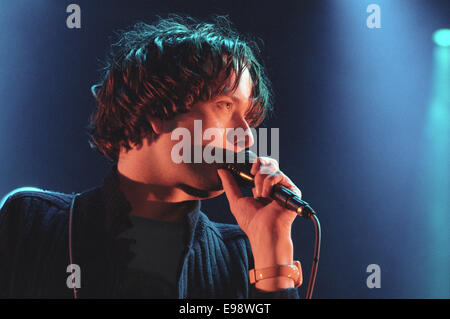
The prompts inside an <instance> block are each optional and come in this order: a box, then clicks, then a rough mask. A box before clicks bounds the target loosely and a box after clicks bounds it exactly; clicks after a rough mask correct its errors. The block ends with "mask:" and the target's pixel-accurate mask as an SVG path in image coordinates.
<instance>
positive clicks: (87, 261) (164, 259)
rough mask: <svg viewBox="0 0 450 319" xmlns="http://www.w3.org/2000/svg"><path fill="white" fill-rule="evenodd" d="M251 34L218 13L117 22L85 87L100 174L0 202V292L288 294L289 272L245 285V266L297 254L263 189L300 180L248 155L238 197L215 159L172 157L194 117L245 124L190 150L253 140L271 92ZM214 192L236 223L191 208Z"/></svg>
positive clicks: (292, 291) (287, 221) (282, 261)
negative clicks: (249, 191)
mask: <svg viewBox="0 0 450 319" xmlns="http://www.w3.org/2000/svg"><path fill="white" fill-rule="evenodd" d="M252 45H253V44H252V42H249V41H244V40H242V37H241V36H240V35H239V34H237V33H236V32H235V31H233V30H232V28H231V27H230V24H229V22H228V20H227V19H226V18H224V17H217V18H216V20H215V23H213V24H206V23H200V22H198V21H195V20H194V19H192V18H181V17H179V16H175V15H173V16H171V17H169V18H168V19H160V20H159V21H158V22H157V23H155V24H153V25H148V24H145V23H138V24H136V25H135V26H134V29H132V30H130V31H127V32H122V34H121V35H120V38H119V40H118V41H117V43H115V44H114V45H113V46H112V51H111V54H110V56H109V58H108V60H107V65H106V67H105V73H104V76H103V77H102V80H101V81H100V83H99V84H97V85H94V86H93V88H92V91H93V93H94V96H95V97H96V100H97V104H98V107H97V110H96V112H95V113H94V114H93V116H92V117H91V123H90V134H91V138H92V141H91V145H92V146H93V147H94V148H96V149H97V150H98V151H99V152H100V153H102V154H104V155H106V156H107V157H108V158H109V159H111V160H112V161H113V163H114V165H113V167H112V169H111V171H110V173H109V174H108V176H107V177H106V178H105V181H104V183H103V185H101V186H100V187H96V188H93V189H91V190H88V191H85V192H83V193H81V194H77V195H74V194H71V195H70V194H62V193H56V192H49V191H42V190H39V189H19V190H16V191H14V192H13V193H12V194H10V195H9V196H7V197H6V198H5V199H4V204H3V206H2V211H1V214H0V296H4V297H63V298H64V297H67V298H70V297H77V298H90V297H105V298H132V297H136V298H141V297H143V298H298V292H297V288H295V287H294V286H295V284H296V282H295V280H294V279H293V278H290V277H288V276H283V275H275V276H269V277H268V278H256V283H255V284H251V283H250V282H249V280H250V278H249V270H250V269H253V268H254V269H256V270H261V269H266V268H273V269H278V267H279V266H280V265H291V264H293V244H292V240H291V234H290V231H291V225H292V222H293V221H294V219H295V217H296V213H294V212H291V211H287V210H285V209H283V208H282V207H281V206H280V205H278V204H277V203H276V202H275V201H271V200H269V194H270V191H271V188H272V187H273V185H275V184H278V183H281V184H283V185H285V186H287V187H289V188H290V189H291V190H293V191H295V192H296V193H297V194H299V195H300V191H299V190H298V188H297V187H296V186H295V185H294V184H293V183H292V182H291V181H290V180H289V178H287V177H286V176H285V175H284V174H283V173H282V172H281V171H280V170H279V168H278V164H277V162H276V161H275V160H273V159H269V158H258V159H257V160H256V161H255V162H254V163H253V165H252V170H251V173H252V174H253V175H255V187H254V189H253V197H244V196H243V195H242V193H241V192H240V190H239V187H238V185H237V183H236V181H235V180H234V179H233V176H232V175H231V174H230V173H229V172H228V171H227V170H224V169H223V166H222V165H221V164H220V163H213V164H208V163H205V162H204V161H203V162H201V163H196V162H194V163H193V162H189V161H184V162H181V163H180V162H179V161H175V160H174V152H173V150H174V148H175V146H176V145H177V143H179V140H177V139H174V136H173V134H172V133H173V132H174V130H176V129H183V130H185V131H187V132H190V133H191V135H194V127H195V123H196V122H194V121H201V124H202V128H203V130H205V131H206V130H207V129H213V130H216V131H217V132H223V130H224V129H227V128H241V129H242V130H243V131H245V133H246V134H245V135H244V136H241V137H240V138H238V139H237V140H236V139H233V140H230V139H229V136H228V135H227V134H221V135H220V134H219V135H215V138H214V139H213V141H210V140H209V141H204V140H203V139H202V140H200V141H198V139H197V140H196V141H193V142H192V144H191V147H192V150H193V152H195V150H196V149H198V148H200V149H201V150H204V149H205V146H206V145H207V144H208V145H213V146H215V147H216V148H217V149H225V150H228V151H232V152H239V151H241V150H242V149H245V148H248V147H250V146H251V145H252V144H253V136H252V134H251V131H250V127H255V126H257V125H258V124H259V123H260V122H261V121H262V120H263V118H264V116H265V114H266V113H267V111H268V110H269V109H270V106H271V105H270V103H271V94H270V87H269V81H268V79H267V78H266V76H265V74H264V70H263V67H262V66H261V64H260V63H258V61H257V59H256V58H255V56H254V53H253V52H254V50H255V48H253V50H252V49H251V46H252ZM197 123H198V122H197ZM217 136H220V138H218V137H217ZM187 151H188V150H183V152H187ZM184 155H186V154H184ZM224 191H225V194H226V196H227V199H228V201H229V204H230V210H231V212H232V213H233V215H234V217H235V218H236V221H237V223H238V225H228V224H220V223H213V222H211V221H210V220H209V219H208V218H207V217H206V215H205V214H203V213H202V212H201V211H200V202H199V201H200V200H203V199H208V198H213V197H216V196H219V195H220V194H222V193H223V192H224ZM69 265H76V266H73V267H74V268H72V266H69ZM72 270H74V273H73V276H69V273H71V272H72ZM68 272H69V273H68ZM71 285H72V286H71ZM70 288H73V289H70Z"/></svg>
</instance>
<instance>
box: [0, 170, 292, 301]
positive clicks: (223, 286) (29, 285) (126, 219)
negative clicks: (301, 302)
mask: <svg viewBox="0 0 450 319" xmlns="http://www.w3.org/2000/svg"><path fill="white" fill-rule="evenodd" d="M74 195H77V196H76V198H75V201H74V202H73V199H74ZM72 203H73V216H72V220H71V223H70V218H69V216H70V214H69V212H70V210H71V204H72ZM2 204H3V205H1V206H0V207H1V211H0V297H35V298H42V297H46V298H49V297H53V298H55V297H56V298H72V297H73V296H74V291H73V289H69V288H68V287H67V284H66V282H67V278H68V276H69V273H68V270H67V267H68V265H69V264H70V263H73V264H77V265H79V267H80V269H81V274H80V278H81V280H80V282H81V288H79V289H77V296H78V298H129V297H135V296H141V295H142V291H144V293H143V295H144V296H145V294H146V293H148V289H146V287H145V284H144V285H141V286H139V287H137V286H135V288H133V285H130V282H131V279H130V278H131V277H132V276H133V275H131V277H130V274H132V272H133V271H132V269H133V266H132V265H133V263H132V261H133V258H134V256H135V253H134V252H133V245H134V244H135V243H137V240H136V238H134V236H133V235H132V234H129V233H127V230H130V229H131V228H132V227H133V223H132V220H131V218H130V215H129V213H130V212H131V206H130V204H129V202H128V201H127V200H126V198H125V196H124V194H123V193H122V192H121V190H120V188H119V184H118V176H117V167H116V166H114V167H112V169H111V171H110V173H109V174H108V175H107V176H106V177H105V180H104V183H103V184H102V185H101V186H99V187H95V188H92V189H90V190H87V191H85V192H82V193H80V194H64V193H57V192H50V191H44V190H40V189H35V188H33V189H23V188H22V189H17V190H16V191H14V192H12V193H10V194H8V195H7V196H6V197H5V199H4V201H3V202H2ZM184 224H185V225H186V233H185V236H184V244H183V246H182V254H181V256H182V258H181V262H180V263H179V266H178V267H177V273H176V275H177V277H176V283H177V285H176V287H175V289H176V291H175V293H174V291H173V290H172V292H170V289H168V292H167V293H168V295H171V296H174V297H176V298H226V299H228V298H293V299H296V298H299V295H298V290H297V288H288V289H282V290H279V291H275V292H263V291H260V290H258V289H256V288H255V287H254V286H253V285H250V284H249V278H248V270H249V269H251V268H253V255H252V252H251V247H250V243H249V241H248V238H247V236H246V235H245V233H244V232H243V231H242V230H241V229H240V228H239V226H238V225H232V224H223V223H215V222H212V221H210V220H209V219H208V217H207V216H206V215H205V214H204V213H203V212H201V211H200V202H198V205H197V206H196V207H195V209H194V210H193V211H191V212H189V213H188V214H187V215H186V216H185V219H184ZM69 225H71V231H70V232H69ZM69 234H70V235H71V236H70V243H71V245H70V246H71V247H69ZM161 244H164V243H161ZM70 252H71V253H70ZM149 256H150V255H149ZM174 256H175V255H174ZM174 256H173V258H177V257H174ZM71 257H72V258H71ZM152 257H154V258H157V257H158V256H152ZM130 265H131V266H132V267H131V268H130ZM130 270H131V271H130ZM138 276H139V275H138ZM160 278H164V276H163V277H160ZM147 279H148V280H145V282H148V283H150V282H152V279H151V278H147ZM135 280H138V279H135ZM169 282H170V280H169ZM172 282H173V281H172ZM162 286H164V284H163V285H162ZM169 286H170V284H169ZM130 287H131V290H132V291H130ZM138 290H139V291H138ZM161 296H162V297H164V296H165V293H162V294H161V295H160V297H161ZM154 297H155V298H156V297H157V296H154Z"/></svg>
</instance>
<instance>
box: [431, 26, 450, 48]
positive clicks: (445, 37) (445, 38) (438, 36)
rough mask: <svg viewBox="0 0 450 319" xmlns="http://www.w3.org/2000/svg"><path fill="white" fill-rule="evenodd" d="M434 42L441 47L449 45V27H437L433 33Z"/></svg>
mask: <svg viewBox="0 0 450 319" xmlns="http://www.w3.org/2000/svg"><path fill="white" fill-rule="evenodd" d="M433 40H434V43H436V44H437V45H439V46H441V47H450V29H439V30H437V31H435V32H434V34H433Z"/></svg>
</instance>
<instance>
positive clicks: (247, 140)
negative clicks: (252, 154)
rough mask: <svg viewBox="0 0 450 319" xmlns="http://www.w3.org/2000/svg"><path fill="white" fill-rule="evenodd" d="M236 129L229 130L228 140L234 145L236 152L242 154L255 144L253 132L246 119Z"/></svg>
mask: <svg viewBox="0 0 450 319" xmlns="http://www.w3.org/2000/svg"><path fill="white" fill-rule="evenodd" d="M237 124H238V125H236V126H235V128H233V129H230V130H228V132H227V140H228V142H229V143H230V144H232V145H233V151H234V152H240V151H242V150H244V149H246V148H249V147H251V146H252V145H253V144H254V143H255V139H254V137H253V133H252V130H251V129H250V126H249V125H248V123H247V121H246V120H245V119H241V120H240V122H239V123H237Z"/></svg>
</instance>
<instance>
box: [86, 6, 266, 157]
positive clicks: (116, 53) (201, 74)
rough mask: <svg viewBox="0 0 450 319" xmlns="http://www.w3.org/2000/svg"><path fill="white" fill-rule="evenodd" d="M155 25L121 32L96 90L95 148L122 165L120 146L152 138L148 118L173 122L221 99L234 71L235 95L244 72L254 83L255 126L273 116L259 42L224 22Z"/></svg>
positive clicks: (171, 20)
mask: <svg viewBox="0 0 450 319" xmlns="http://www.w3.org/2000/svg"><path fill="white" fill-rule="evenodd" d="M158 19H159V20H158V21H157V22H156V23H154V24H151V25H149V24H146V23H144V22H138V23H136V24H135V25H134V26H133V28H132V29H131V30H129V31H123V30H122V31H119V32H118V33H117V34H118V36H119V39H118V41H117V42H116V43H113V44H112V45H111V50H110V52H109V53H108V56H107V58H106V63H105V67H104V68H103V74H102V77H101V80H100V81H99V83H98V84H95V85H93V86H92V88H91V91H92V94H93V95H94V97H95V99H96V102H97V107H96V110H95V111H94V112H93V113H92V115H91V117H90V121H89V125H88V127H87V128H88V133H89V135H90V141H89V142H90V145H91V147H92V148H94V149H96V150H97V151H99V152H100V153H101V154H103V155H105V156H107V157H108V158H109V159H111V160H112V161H117V160H118V157H119V151H120V147H121V146H123V147H125V148H126V149H127V150H129V149H131V146H130V142H132V143H134V144H136V145H142V144H141V143H142V139H143V138H144V137H146V136H152V135H153V134H154V132H153V129H152V126H151V124H150V121H149V118H155V117H157V118H160V119H162V120H168V119H171V118H173V117H174V116H176V115H177V114H180V113H185V112H188V111H189V110H190V108H191V107H192V105H193V104H195V103H196V102H197V101H207V100H209V99H211V98H214V97H215V96H217V95H219V94H220V93H221V92H222V91H223V90H224V89H225V86H226V84H227V81H228V79H229V78H230V75H231V74H232V72H233V71H234V72H235V74H236V77H235V81H234V83H233V85H232V87H231V90H234V89H236V87H237V86H238V84H239V79H240V77H241V74H242V72H243V70H244V69H245V68H248V70H249V73H250V76H251V79H252V82H253V87H252V93H251V99H252V100H251V101H252V103H251V105H250V108H249V110H248V111H247V114H246V119H247V121H248V123H249V125H250V126H253V127H255V126H258V125H259V124H260V123H261V122H262V120H263V119H264V118H265V116H266V114H267V113H268V112H269V111H270V110H271V109H272V96H273V94H272V89H271V86H270V81H269V79H268V78H267V76H266V74H265V70H264V67H263V65H262V64H261V63H260V62H258V60H257V56H256V55H257V54H260V51H259V47H258V45H257V43H256V41H255V40H251V39H250V37H248V36H247V37H246V38H244V36H242V35H240V34H238V33H237V32H236V31H235V30H234V29H233V28H232V26H231V22H230V20H229V18H228V17H227V16H215V17H213V20H214V21H213V23H204V22H200V21H198V20H196V19H194V18H192V17H189V16H186V17H182V16H180V15H176V14H171V15H169V16H168V18H164V19H163V18H161V17H158Z"/></svg>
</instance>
